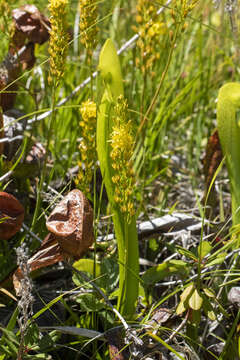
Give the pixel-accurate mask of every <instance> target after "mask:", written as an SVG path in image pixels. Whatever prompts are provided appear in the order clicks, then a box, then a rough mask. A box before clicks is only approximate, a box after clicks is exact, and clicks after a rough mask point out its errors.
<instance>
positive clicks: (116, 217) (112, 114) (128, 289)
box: [97, 39, 139, 318]
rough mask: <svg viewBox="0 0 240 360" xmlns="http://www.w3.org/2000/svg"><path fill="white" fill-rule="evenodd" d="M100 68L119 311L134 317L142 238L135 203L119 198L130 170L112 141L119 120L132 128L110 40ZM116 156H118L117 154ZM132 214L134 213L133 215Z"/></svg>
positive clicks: (101, 150) (100, 133)
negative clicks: (125, 116)
mask: <svg viewBox="0 0 240 360" xmlns="http://www.w3.org/2000/svg"><path fill="white" fill-rule="evenodd" d="M99 71H100V77H101V80H102V86H103V95H102V99H101V103H100V106H99V109H98V116H97V153H98V159H99V162H100V168H101V172H102V176H103V181H104V185H105V187H106V191H107V195H108V199H109V203H110V206H111V213H112V216H113V224H114V231H115V236H116V239H117V245H118V256H119V294H118V310H119V311H120V312H121V314H122V315H124V316H126V317H128V318H132V317H133V315H134V313H135V308H136V301H137V298H138V288H139V253H138V237H137V228H136V218H135V215H134V214H133V213H131V209H132V203H128V204H125V205H124V206H123V204H121V202H120V201H118V200H121V199H120V197H121V196H118V194H117V195H116V191H117V188H118V186H120V184H121V179H122V177H125V179H126V174H127V173H126V170H127V169H124V168H121V166H120V165H119V164H121V163H124V158H121V159H116V162H118V164H115V163H114V157H113V150H112V143H113V141H114V139H115V140H116V137H117V136H118V135H117V134H118V132H117V131H116V121H118V122H120V123H119V129H125V130H126V129H128V123H127V122H126V120H125V119H124V114H120V117H121V120H119V111H118V110H119V109H118V108H119V107H120V113H121V112H124V111H122V110H121V109H123V108H124V102H123V93H124V91H123V81H122V75H121V67H120V62H119V58H118V55H117V52H116V49H115V47H114V44H113V42H112V41H111V40H110V39H108V40H107V41H106V43H105V44H104V46H103V48H102V50H101V53H100V58H99ZM121 104H122V105H121ZM121 106H122V107H121ZM119 135H120V132H119ZM128 135H129V134H127V133H125V134H124V136H122V137H121V138H120V139H119V143H118V147H117V150H119V154H120V153H121V151H122V150H124V149H121V146H126V147H127V146H128V144H127V143H126V142H124V138H125V136H128ZM116 141H117V140H116ZM116 141H115V142H116ZM120 155H121V154H120ZM114 156H117V155H116V154H115V155H114ZM123 173H124V174H123ZM127 181H128V180H127V179H126V182H127ZM128 185H129V184H127V183H126V188H127V187H128ZM128 192H131V190H130V189H129V190H128ZM129 205H130V208H129V209H128V210H129V211H130V213H129V211H128V215H126V214H127V212H126V211H124V208H123V207H125V208H126V209H127V206H128V207H129ZM126 209H125V210H126ZM129 214H130V215H131V216H129Z"/></svg>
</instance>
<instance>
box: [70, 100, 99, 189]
mask: <svg viewBox="0 0 240 360" xmlns="http://www.w3.org/2000/svg"><path fill="white" fill-rule="evenodd" d="M80 113H81V116H82V120H81V121H80V124H79V125H80V128H81V141H80V145H79V150H80V161H79V162H78V165H79V172H78V175H77V178H76V180H75V183H76V185H77V186H78V187H79V188H80V190H82V191H83V192H84V193H85V194H88V193H89V191H90V184H91V181H92V176H93V167H94V164H95V162H96V160H97V151H96V123H97V119H96V118H97V108H96V104H95V103H94V102H93V101H91V100H87V101H85V102H83V103H82V104H81V107H80Z"/></svg>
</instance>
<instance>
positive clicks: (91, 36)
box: [79, 0, 98, 55]
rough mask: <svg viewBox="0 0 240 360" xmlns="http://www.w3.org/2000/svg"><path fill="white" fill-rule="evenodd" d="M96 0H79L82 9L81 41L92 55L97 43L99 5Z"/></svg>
mask: <svg viewBox="0 0 240 360" xmlns="http://www.w3.org/2000/svg"><path fill="white" fill-rule="evenodd" d="M96 3H97V2H96V0H79V9H80V24H79V25H80V30H81V34H80V41H81V43H82V44H83V45H84V47H85V48H86V49H87V51H88V54H89V55H92V51H93V50H94V48H95V47H96V45H97V33H98V27H97V15H98V13H97V5H96Z"/></svg>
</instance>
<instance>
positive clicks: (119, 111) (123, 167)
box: [110, 96, 134, 222]
mask: <svg viewBox="0 0 240 360" xmlns="http://www.w3.org/2000/svg"><path fill="white" fill-rule="evenodd" d="M115 114H116V118H115V119H114V125H113V129H112V134H111V137H110V142H111V148H112V150H111V152H110V156H111V159H112V168H113V170H114V176H113V177H112V182H113V183H114V184H115V196H114V199H115V202H116V203H117V204H118V205H119V207H120V209H121V211H122V212H123V213H124V214H125V215H126V219H127V221H128V222H130V221H131V217H132V216H133V215H134V205H133V186H134V176H133V170H132V162H131V158H132V155H133V147H134V138H133V135H132V124H131V121H126V117H127V102H126V100H125V99H124V98H123V96H120V97H119V98H118V103H117V104H116V106H115Z"/></svg>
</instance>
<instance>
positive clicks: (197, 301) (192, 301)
mask: <svg viewBox="0 0 240 360" xmlns="http://www.w3.org/2000/svg"><path fill="white" fill-rule="evenodd" d="M188 303H189V306H190V308H192V309H193V310H199V309H201V306H202V303H203V298H202V297H201V296H200V295H199V292H198V290H197V289H195V290H194V291H193V293H192V295H191V297H190V298H189V302H188Z"/></svg>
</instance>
